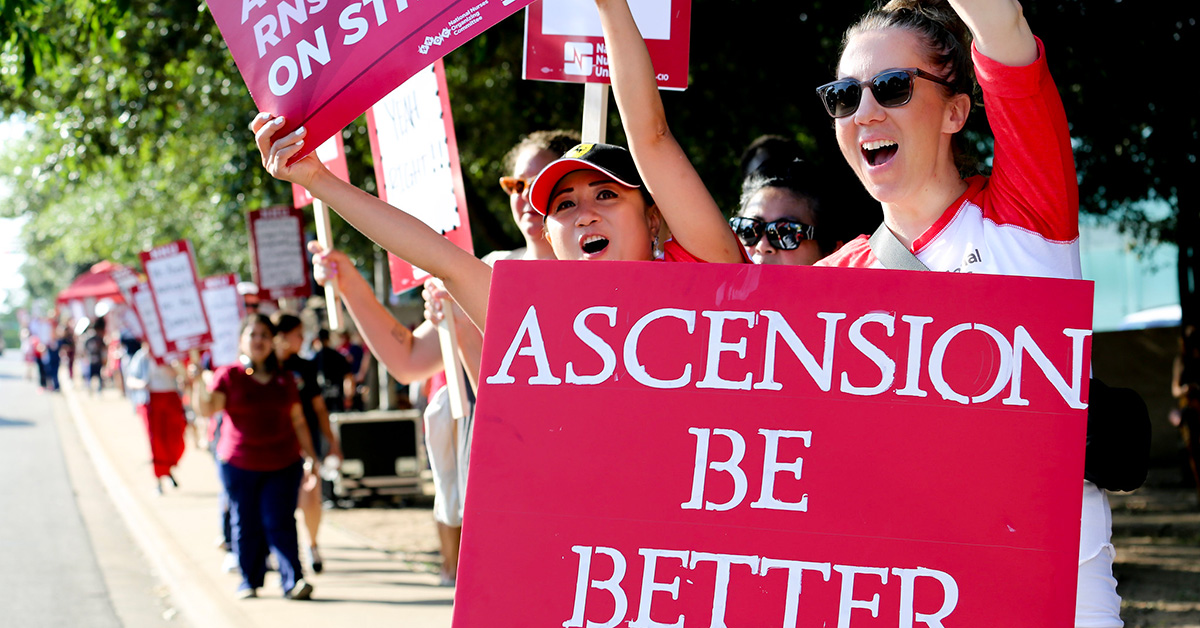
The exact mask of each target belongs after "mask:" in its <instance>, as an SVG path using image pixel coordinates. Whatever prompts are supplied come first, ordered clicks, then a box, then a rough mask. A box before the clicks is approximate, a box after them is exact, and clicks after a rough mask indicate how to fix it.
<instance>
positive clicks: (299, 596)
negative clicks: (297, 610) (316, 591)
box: [287, 578, 313, 600]
mask: <svg viewBox="0 0 1200 628" xmlns="http://www.w3.org/2000/svg"><path fill="white" fill-rule="evenodd" d="M312 592H313V586H312V585H311V584H309V583H307V582H305V581H304V578H301V579H299V580H297V581H296V586H294V587H292V590H291V591H288V592H287V599H289V600H308V599H312Z"/></svg>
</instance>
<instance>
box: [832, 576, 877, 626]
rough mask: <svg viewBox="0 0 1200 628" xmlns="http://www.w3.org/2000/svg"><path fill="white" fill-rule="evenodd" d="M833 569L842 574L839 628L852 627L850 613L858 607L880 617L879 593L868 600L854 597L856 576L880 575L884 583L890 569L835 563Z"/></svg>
mask: <svg viewBox="0 0 1200 628" xmlns="http://www.w3.org/2000/svg"><path fill="white" fill-rule="evenodd" d="M833 570H834V571H836V572H838V573H840V574H842V590H841V595H840V596H839V597H838V622H837V628H849V627H850V613H851V612H852V611H853V610H854V609H856V608H863V609H866V610H869V611H871V617H879V594H878V593H876V594H874V595H873V596H871V599H870V600H869V601H868V600H856V599H854V577H855V576H857V575H860V574H867V575H875V576H879V579H880V580H881V581H882V584H887V579H888V570H887V569H882V568H875V567H854V566H851V565H834V566H833Z"/></svg>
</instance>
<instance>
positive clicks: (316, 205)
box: [313, 199, 342, 330]
mask: <svg viewBox="0 0 1200 628" xmlns="http://www.w3.org/2000/svg"><path fill="white" fill-rule="evenodd" d="M313 214H314V217H315V218H316V223H317V242H319V243H320V244H321V248H323V249H326V250H328V249H332V248H333V231H332V230H331V229H330V228H329V208H328V207H326V206H325V203H324V202H322V201H321V200H320V199H313ZM325 312H326V314H327V315H328V316H329V329H331V330H332V329H341V327H342V302H341V299H339V298H338V289H337V277H330V278H329V279H327V280H325Z"/></svg>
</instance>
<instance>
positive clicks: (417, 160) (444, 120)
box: [367, 61, 473, 292]
mask: <svg viewBox="0 0 1200 628" xmlns="http://www.w3.org/2000/svg"><path fill="white" fill-rule="evenodd" d="M367 130H368V134H369V138H370V140H371V154H372V156H373V157H374V162H375V179H376V181H377V182H378V184H379V186H378V187H379V198H381V199H383V200H385V201H387V202H388V203H390V204H391V205H392V206H393V207H396V208H399V211H405V212H408V213H410V214H412V215H413V216H415V217H417V218H418V219H420V220H421V221H422V222H424V223H425V224H426V225H428V226H429V228H430V229H433V230H434V231H437V232H438V233H441V234H442V235H444V236H446V239H447V240H450V241H451V242H453V243H454V244H455V245H457V246H458V247H459V248H461V249H463V250H466V251H473V247H472V243H471V225H470V222H469V220H468V218H467V197H466V194H465V192H464V191H463V189H464V188H463V179H462V166H461V164H460V162H459V159H458V141H457V140H456V139H455V137H454V119H453V117H452V116H451V114H450V95H449V90H448V89H447V87H446V74H445V71H444V70H443V69H442V62H441V61H438V62H436V63H434V64H433V65H431V66H430V67H428V68H425V69H424V70H422V71H421V72H418V73H417V74H416V75H414V76H413V77H412V78H410V79H409V80H408V81H406V82H405V83H404V85H401V86H400V87H398V88H396V89H395V90H394V91H393V92H392V93H390V94H388V95H387V96H385V97H384V98H383V99H382V100H380V101H379V102H378V103H376V104H375V106H374V107H371V109H370V110H369V111H367ZM388 266H389V267H390V268H391V275H392V290H393V291H394V292H403V291H405V290H408V289H410V288H413V287H416V286H419V285H421V283H422V282H424V281H425V278H426V277H428V276H429V274H428V273H426V272H425V271H423V270H420V269H418V268H415V267H413V266H412V265H411V264H409V263H408V262H405V261H404V260H402V259H400V258H398V257H396V256H395V255H392V254H390V253H389V254H388Z"/></svg>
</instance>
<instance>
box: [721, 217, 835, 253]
mask: <svg viewBox="0 0 1200 628" xmlns="http://www.w3.org/2000/svg"><path fill="white" fill-rule="evenodd" d="M729 226H730V227H733V232H734V233H735V234H737V237H738V239H739V240H741V241H742V244H744V245H745V246H746V247H747V248H749V247H752V246H754V245H755V244H758V241H759V240H761V239H762V237H763V235H766V236H767V243H768V244H770V245H771V246H773V247H775V248H776V249H779V250H780V251H792V250H795V249H797V248H799V247H800V243H801V242H803V241H805V240H812V239H813V234H814V233H816V228H815V227H813V226H812V225H806V224H804V223H802V222H797V221H795V220H788V219H787V218H780V219H779V220H772V221H771V222H763V221H762V220H761V219H759V218H750V217H748V216H734V217H733V218H730V219H729Z"/></svg>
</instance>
